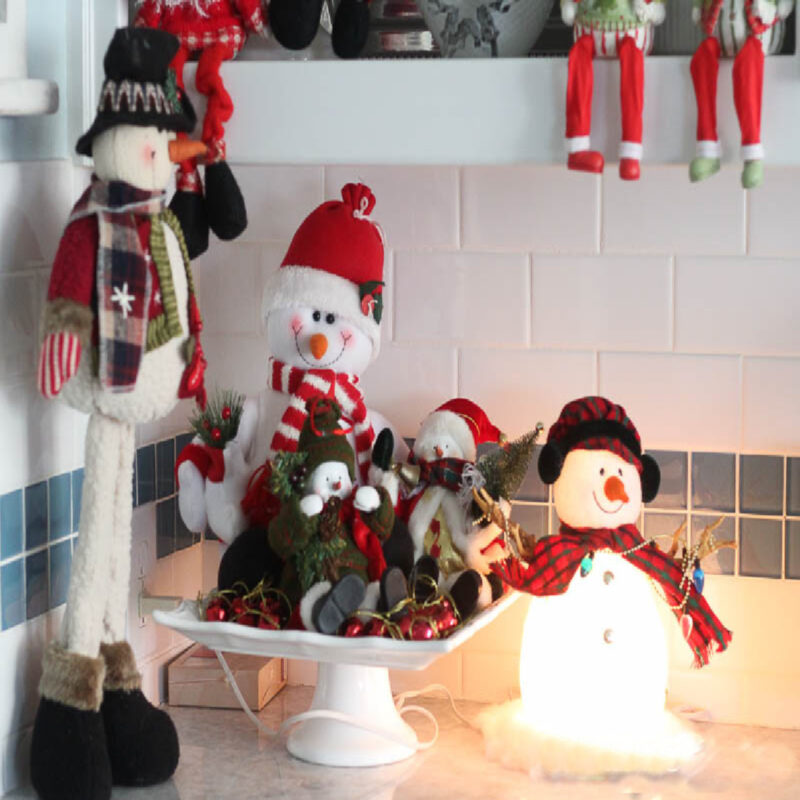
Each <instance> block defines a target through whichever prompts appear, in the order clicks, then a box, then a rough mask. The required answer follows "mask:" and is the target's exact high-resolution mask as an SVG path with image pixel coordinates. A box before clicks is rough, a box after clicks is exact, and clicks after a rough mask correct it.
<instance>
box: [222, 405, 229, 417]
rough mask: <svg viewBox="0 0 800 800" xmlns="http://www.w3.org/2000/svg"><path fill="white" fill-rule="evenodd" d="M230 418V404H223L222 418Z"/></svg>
mask: <svg viewBox="0 0 800 800" xmlns="http://www.w3.org/2000/svg"><path fill="white" fill-rule="evenodd" d="M230 418H231V408H230V406H225V407H224V408H223V409H222V419H230Z"/></svg>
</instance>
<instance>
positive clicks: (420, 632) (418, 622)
mask: <svg viewBox="0 0 800 800" xmlns="http://www.w3.org/2000/svg"><path fill="white" fill-rule="evenodd" d="M411 638H412V639H413V640H414V641H415V642H424V641H427V640H429V639H435V638H436V628H435V627H434V626H433V623H432V622H430V621H429V620H427V619H415V620H414V623H413V624H412V625H411Z"/></svg>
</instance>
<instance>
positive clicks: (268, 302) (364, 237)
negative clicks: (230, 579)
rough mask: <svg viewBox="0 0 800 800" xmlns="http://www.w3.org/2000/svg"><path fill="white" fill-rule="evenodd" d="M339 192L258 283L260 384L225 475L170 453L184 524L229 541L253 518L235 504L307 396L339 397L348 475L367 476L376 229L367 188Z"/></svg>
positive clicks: (296, 421)
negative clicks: (262, 343)
mask: <svg viewBox="0 0 800 800" xmlns="http://www.w3.org/2000/svg"><path fill="white" fill-rule="evenodd" d="M341 198H342V199H341V200H329V201H328V202H325V203H323V204H322V205H320V206H319V207H317V208H316V209H314V211H312V212H311V213H310V214H309V215H308V216H307V217H306V219H305V220H304V221H303V222H302V224H301V225H300V227H299V228H298V229H297V232H296V233H295V235H294V238H293V239H292V242H291V244H290V245H289V249H288V251H287V252H286V255H285V256H284V258H283V262H282V263H281V266H280V269H278V270H277V272H275V274H274V275H273V276H272V277H271V279H270V280H269V281H268V283H267V285H266V287H265V289H264V296H263V303H262V315H263V319H264V320H265V325H266V331H267V349H268V352H269V367H268V372H267V386H266V388H265V389H264V391H262V392H261V393H260V394H259V395H258V396H257V397H254V398H249V399H248V400H247V401H245V404H244V408H243V411H242V419H241V422H240V424H239V431H238V433H237V435H236V436H235V437H234V439H232V440H231V441H230V442H228V443H227V444H226V445H225V450H224V452H223V456H224V477H222V478H221V479H216V480H211V479H210V478H209V477H208V476H207V475H206V474H205V473H206V470H205V469H204V467H203V462H202V460H201V459H197V458H195V457H194V456H193V455H192V453H193V452H196V451H193V450H192V449H187V451H186V453H185V454H181V456H179V458H178V465H177V475H178V481H179V485H180V489H179V506H180V512H181V515H182V517H183V520H184V522H185V523H186V525H187V527H189V528H190V529H191V530H202V529H203V528H204V527H205V525H206V522H208V524H209V525H210V526H211V528H212V529H213V531H214V532H215V533H216V534H217V536H219V537H220V539H222V540H223V541H225V542H231V541H232V540H233V539H234V538H236V536H238V535H239V534H240V533H241V532H242V531H244V530H245V528H247V527H248V524H249V523H253V522H254V521H256V520H254V518H253V517H254V516H255V517H258V515H259V514H258V509H252V508H251V507H250V505H249V504H248V503H247V502H245V506H246V507H247V508H248V510H249V511H252V512H253V513H252V514H251V513H245V510H244V509H243V508H242V500H243V498H244V497H245V494H246V493H247V494H248V499H250V498H252V497H253V495H256V496H257V493H256V492H254V491H252V489H253V485H252V482H251V481H250V479H251V476H252V475H253V473H254V471H255V470H256V469H258V468H260V467H261V466H262V465H263V464H264V463H265V461H266V460H267V458H270V457H272V456H274V454H275V453H277V452H279V451H289V452H293V451H295V450H297V443H298V440H299V437H300V431H301V430H302V428H303V424H304V422H305V420H306V417H307V411H306V404H307V403H308V401H309V400H310V399H312V398H313V397H330V398H332V399H334V400H336V402H337V403H338V404H339V406H340V408H341V409H342V423H341V424H342V426H343V428H344V429H346V431H347V433H346V435H347V439H348V442H349V443H350V446H351V447H352V448H353V449H354V451H355V453H356V482H357V483H359V484H363V483H366V482H367V477H368V472H369V468H370V464H371V451H372V446H373V444H374V442H375V438H376V434H377V433H379V432H380V431H381V430H382V429H383V428H385V427H389V426H388V423H387V421H386V420H385V419H384V418H383V417H382V416H381V415H380V414H379V413H378V412H376V411H373V410H371V409H369V408H368V407H367V405H366V402H365V399H364V396H363V394H362V391H361V386H360V378H361V375H362V373H363V372H364V370H365V369H366V368H367V367H368V366H369V364H370V363H371V362H372V361H373V360H374V359H375V358H376V357H377V355H378V352H379V350H380V322H381V319H382V314H383V294H382V292H383V285H384V284H383V259H384V247H383V233H382V231H381V229H380V227H379V226H378V225H377V223H375V222H373V221H372V219H371V217H370V214H371V212H372V209H373V207H374V206H375V197H374V195H373V194H372V192H371V191H370V189H369V187H367V186H364V185H363V184H353V183H349V184H347V185H346V186H344V187H343V188H342V191H341ZM394 442H395V443H396V444H395V446H394V455H395V458H396V460H404V459H405V456H406V454H407V452H408V450H407V448H406V447H405V445H404V443H403V440H402V439H401V438H400V437H399V436H396V437H394ZM248 483H250V484H251V485H250V489H251V491H250V492H248ZM267 521H268V520H263V521H262V522H264V523H266V522H267Z"/></svg>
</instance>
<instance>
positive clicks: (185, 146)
mask: <svg viewBox="0 0 800 800" xmlns="http://www.w3.org/2000/svg"><path fill="white" fill-rule="evenodd" d="M168 147H169V160H170V161H171V162H172V163H173V164H180V163H181V161H187V160H188V159H190V158H196V157H197V156H204V155H205V154H206V151H207V150H208V148H207V147H206V146H205V145H204V144H203V143H202V142H196V141H194V140H193V139H173V140H172V141H171V142H170V143H169V145H168Z"/></svg>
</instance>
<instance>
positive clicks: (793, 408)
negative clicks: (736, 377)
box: [742, 358, 800, 454]
mask: <svg viewBox="0 0 800 800" xmlns="http://www.w3.org/2000/svg"><path fill="white" fill-rule="evenodd" d="M742 381H743V384H744V385H743V390H742V448H743V449H744V450H750V451H761V452H764V451H766V452H775V453H791V454H798V453H800V411H798V398H800V359H798V358H745V359H744V366H743V370H742Z"/></svg>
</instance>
